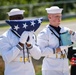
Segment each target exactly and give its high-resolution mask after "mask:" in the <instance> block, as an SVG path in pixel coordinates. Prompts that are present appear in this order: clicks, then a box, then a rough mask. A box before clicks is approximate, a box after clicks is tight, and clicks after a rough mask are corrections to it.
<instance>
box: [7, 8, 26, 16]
mask: <svg viewBox="0 0 76 75" xmlns="http://www.w3.org/2000/svg"><path fill="white" fill-rule="evenodd" d="M24 12H25V10H20V9H18V8H14V9H12V10H10V12H8V13H7V14H8V16H14V15H18V14H21V15H23V13H24Z"/></svg>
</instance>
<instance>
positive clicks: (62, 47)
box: [60, 46, 69, 51]
mask: <svg viewBox="0 0 76 75" xmlns="http://www.w3.org/2000/svg"><path fill="white" fill-rule="evenodd" d="M68 48H69V46H60V49H61V51H64V50H66V51H67V50H68Z"/></svg>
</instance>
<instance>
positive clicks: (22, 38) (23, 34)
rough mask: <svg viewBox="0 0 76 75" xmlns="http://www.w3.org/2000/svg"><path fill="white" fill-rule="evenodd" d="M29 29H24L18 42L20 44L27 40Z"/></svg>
mask: <svg viewBox="0 0 76 75" xmlns="http://www.w3.org/2000/svg"><path fill="white" fill-rule="evenodd" d="M29 33H30V32H29V31H24V32H23V33H22V35H21V37H20V42H21V43H22V44H25V43H26V42H27V39H28V36H29Z"/></svg>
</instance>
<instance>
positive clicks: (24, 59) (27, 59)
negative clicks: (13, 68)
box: [13, 57, 30, 62]
mask: <svg viewBox="0 0 76 75" xmlns="http://www.w3.org/2000/svg"><path fill="white" fill-rule="evenodd" d="M13 61H18V62H24V61H25V62H27V61H30V57H29V58H27V57H25V58H23V57H17V58H16V59H14V60H13Z"/></svg>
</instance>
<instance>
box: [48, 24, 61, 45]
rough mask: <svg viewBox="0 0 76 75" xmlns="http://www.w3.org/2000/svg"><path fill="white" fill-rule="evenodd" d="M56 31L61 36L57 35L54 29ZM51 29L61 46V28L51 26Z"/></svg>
mask: <svg viewBox="0 0 76 75" xmlns="http://www.w3.org/2000/svg"><path fill="white" fill-rule="evenodd" d="M52 28H53V29H54V31H55V32H57V34H58V35H59V36H58V35H57V34H56V33H55V32H54V31H53V29H52ZM49 29H50V30H51V31H52V32H53V34H54V35H55V36H56V37H57V38H58V39H59V46H61V44H62V43H61V38H60V29H61V28H60V27H59V26H58V27H54V26H52V25H49Z"/></svg>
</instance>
